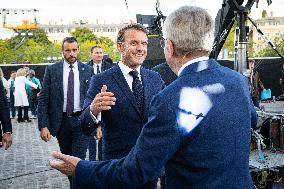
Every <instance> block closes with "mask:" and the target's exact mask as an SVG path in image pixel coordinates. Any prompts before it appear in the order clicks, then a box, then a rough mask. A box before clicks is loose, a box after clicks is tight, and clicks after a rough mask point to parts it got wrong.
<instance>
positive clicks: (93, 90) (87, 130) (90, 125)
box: [80, 75, 101, 136]
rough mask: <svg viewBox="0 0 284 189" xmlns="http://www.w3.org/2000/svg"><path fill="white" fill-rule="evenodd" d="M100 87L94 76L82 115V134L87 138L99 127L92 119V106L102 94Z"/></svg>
mask: <svg viewBox="0 0 284 189" xmlns="http://www.w3.org/2000/svg"><path fill="white" fill-rule="evenodd" d="M100 87H101V85H100V84H99V82H98V80H97V79H96V75H93V76H92V78H91V82H90V86H89V89H88V91H87V95H86V97H85V100H84V105H83V111H82V113H81V115H80V127H81V130H82V132H83V133H84V134H85V135H87V136H89V135H91V134H92V133H93V132H94V131H95V130H96V128H97V127H98V125H97V124H95V123H94V121H93V119H92V117H91V114H90V105H91V103H92V101H93V99H94V98H95V96H96V95H97V94H98V93H99V92H100Z"/></svg>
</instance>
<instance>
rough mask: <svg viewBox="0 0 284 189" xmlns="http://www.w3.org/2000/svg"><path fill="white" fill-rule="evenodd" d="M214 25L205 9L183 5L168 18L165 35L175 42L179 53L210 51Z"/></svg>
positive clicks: (165, 24) (164, 28) (164, 29)
mask: <svg viewBox="0 0 284 189" xmlns="http://www.w3.org/2000/svg"><path fill="white" fill-rule="evenodd" d="M213 26H214V23H213V20H212V18H211V16H210V15H209V13H208V12H207V11H206V10H205V9H202V8H200V7H194V6H182V7H180V8H179V9H177V10H175V11H174V12H172V13H171V14H170V15H169V16H168V17H167V18H166V21H165V23H164V26H163V35H164V38H167V39H170V40H171V41H172V42H173V43H174V45H175V49H176V51H177V54H178V55H188V54H190V53H192V52H197V51H201V52H206V53H209V52H210V51H211V49H212V44H213Z"/></svg>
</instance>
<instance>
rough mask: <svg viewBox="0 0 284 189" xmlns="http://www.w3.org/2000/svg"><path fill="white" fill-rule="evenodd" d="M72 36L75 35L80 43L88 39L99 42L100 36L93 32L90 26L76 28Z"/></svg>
mask: <svg viewBox="0 0 284 189" xmlns="http://www.w3.org/2000/svg"><path fill="white" fill-rule="evenodd" d="M71 36H73V37H75V38H76V39H77V40H78V42H79V43H84V42H86V41H95V42H97V43H98V42H99V39H98V37H97V36H96V35H95V34H93V32H92V31H91V30H90V29H89V28H76V29H75V31H74V32H71Z"/></svg>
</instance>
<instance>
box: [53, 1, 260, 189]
mask: <svg viewBox="0 0 284 189" xmlns="http://www.w3.org/2000/svg"><path fill="white" fill-rule="evenodd" d="M213 28H214V24H213V20H212V18H211V16H210V14H209V13H208V12H207V11H206V10H204V9H202V8H199V7H195V6H183V7H180V8H179V9H177V10H175V11H174V12H173V13H171V14H169V16H168V17H167V18H166V20H165V22H164V26H163V38H164V39H165V40H164V44H165V46H164V53H165V57H166V60H167V64H169V66H170V68H171V69H172V70H173V72H174V73H176V74H177V75H178V78H177V79H176V80H175V81H174V82H173V83H172V84H170V85H169V86H167V87H166V88H165V89H164V90H163V91H161V92H160V93H159V94H157V95H156V96H155V97H154V98H153V100H152V102H151V106H150V110H149V116H148V122H147V123H146V124H145V125H144V127H143V129H142V132H141V134H140V136H139V137H138V140H137V142H136V145H135V146H134V147H133V148H132V150H131V151H130V153H129V154H128V155H127V156H126V157H124V158H121V159H116V160H112V161H103V162H90V161H84V160H80V159H78V158H76V157H70V156H66V155H64V154H61V153H59V152H53V156H54V157H55V158H58V159H61V160H63V162H58V161H51V162H50V165H51V166H52V167H54V168H56V169H58V170H60V171H61V172H63V173H64V174H67V175H75V178H76V182H77V184H78V185H79V186H81V187H83V188H100V189H102V188H116V189H117V188H135V187H137V186H139V185H141V184H143V183H145V182H148V181H150V180H153V179H155V178H157V177H158V176H159V174H160V171H161V170H162V168H163V167H164V166H165V174H166V185H167V188H168V189H177V188H178V189H188V188H200V189H201V188H202V189H203V188H211V189H220V188H234V189H238V188H253V183H252V179H251V176H250V171H249V153H250V139H251V136H250V130H251V126H255V125H256V121H257V117H256V112H255V110H254V106H253V103H252V100H251V98H250V93H249V86H248V83H247V79H246V78H245V77H244V76H242V75H241V74H239V73H237V72H235V71H234V70H231V69H229V68H225V67H223V66H221V65H220V64H218V63H217V62H216V60H214V59H209V58H208V56H209V53H210V50H211V46H212V43H213V36H214V35H213ZM105 100H106V97H105ZM109 100H110V102H112V99H110V98H109ZM110 102H108V103H107V102H106V101H103V103H100V101H96V102H94V103H95V106H98V107H101V109H105V107H106V105H108V106H107V107H108V108H110V107H109V104H110ZM116 103H117V102H116ZM100 105H101V106H100ZM113 107H115V106H111V108H113ZM232 107H233V108H232ZM122 119H123V117H122Z"/></svg>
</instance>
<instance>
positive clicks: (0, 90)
mask: <svg viewBox="0 0 284 189" xmlns="http://www.w3.org/2000/svg"><path fill="white" fill-rule="evenodd" d="M1 126H2V131H3V135H2V132H1V133H0V135H1V140H0V142H1V147H2V145H3V146H4V147H5V150H7V149H8V148H9V147H10V146H11V145H12V124H11V119H10V111H9V106H8V101H7V98H6V91H5V88H4V86H3V83H2V81H1V80H0V127H1Z"/></svg>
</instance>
